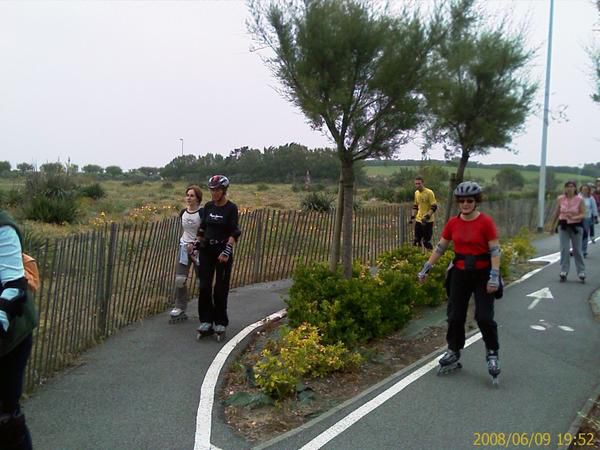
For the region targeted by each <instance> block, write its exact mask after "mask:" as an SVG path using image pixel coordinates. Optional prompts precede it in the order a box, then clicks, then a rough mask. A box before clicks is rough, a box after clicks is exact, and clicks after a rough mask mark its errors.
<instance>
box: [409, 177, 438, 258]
mask: <svg viewBox="0 0 600 450" xmlns="http://www.w3.org/2000/svg"><path fill="white" fill-rule="evenodd" d="M415 188H416V189H417V190H416V191H415V204H414V205H413V208H412V209H413V214H412V216H411V218H410V223H413V222H414V224H415V237H414V239H413V245H415V246H418V247H420V246H421V245H422V246H423V247H425V248H426V249H428V250H432V249H433V245H432V244H431V238H432V236H433V220H434V214H435V211H436V210H437V202H436V200H435V194H434V193H433V191H432V190H431V189H427V188H426V187H425V182H424V180H423V177H422V176H420V175H419V176H416V177H415Z"/></svg>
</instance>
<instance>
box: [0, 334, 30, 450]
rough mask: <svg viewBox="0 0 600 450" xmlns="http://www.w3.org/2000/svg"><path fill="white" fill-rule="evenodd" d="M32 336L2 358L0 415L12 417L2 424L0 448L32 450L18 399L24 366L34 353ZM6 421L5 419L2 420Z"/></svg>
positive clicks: (21, 388) (21, 389)
mask: <svg viewBox="0 0 600 450" xmlns="http://www.w3.org/2000/svg"><path fill="white" fill-rule="evenodd" d="M32 342H33V339H32V335H31V334H30V335H29V336H27V337H26V338H25V339H24V340H23V341H22V342H21V343H20V344H19V345H17V346H16V347H15V348H14V349H13V350H12V351H10V352H9V353H7V354H6V355H4V356H0V416H3V415H6V414H9V415H11V416H12V418H10V419H8V421H6V422H3V423H2V424H0V444H1V445H0V448H2V449H4V448H6V449H7V450H12V449H18V450H28V449H31V437H30V436H29V430H28V429H27V425H26V424H25V417H24V416H23V415H22V414H21V407H20V405H19V400H20V398H21V394H22V393H23V378H24V376H25V366H26V365H27V360H28V359H29V355H30V354H31V346H32ZM5 417H6V416H5ZM3 420H4V419H3Z"/></svg>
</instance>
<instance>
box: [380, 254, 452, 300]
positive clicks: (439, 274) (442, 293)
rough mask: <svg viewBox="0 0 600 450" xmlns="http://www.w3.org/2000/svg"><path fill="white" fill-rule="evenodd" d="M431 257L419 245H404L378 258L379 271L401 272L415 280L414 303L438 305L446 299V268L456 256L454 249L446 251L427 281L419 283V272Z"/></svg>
mask: <svg viewBox="0 0 600 450" xmlns="http://www.w3.org/2000/svg"><path fill="white" fill-rule="evenodd" d="M428 258H429V253H424V252H423V250H421V249H420V248H419V247H415V246H412V245H404V246H402V247H400V248H398V249H396V250H393V251H390V252H386V253H384V254H382V255H381V256H380V257H379V258H378V259H377V265H378V267H379V273H380V274H381V273H387V272H388V271H392V272H399V273H402V274H405V275H407V276H408V277H409V278H410V279H411V280H414V281H415V287H414V290H415V292H414V303H415V305H418V306H437V305H440V304H441V303H442V302H443V301H444V300H446V290H445V286H444V283H445V279H446V269H447V268H448V265H449V264H450V262H451V261H452V259H453V258H454V253H453V252H452V251H446V253H444V255H443V256H442V257H441V258H440V259H439V260H438V261H437V263H436V264H435V266H434V267H433V269H431V271H430V272H429V275H428V277H427V281H426V282H425V283H423V284H420V283H418V282H417V281H416V280H417V273H419V271H420V270H421V268H422V267H423V264H424V263H425V261H427V259H428Z"/></svg>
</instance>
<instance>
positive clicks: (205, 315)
mask: <svg viewBox="0 0 600 450" xmlns="http://www.w3.org/2000/svg"><path fill="white" fill-rule="evenodd" d="M224 249H225V245H223V244H218V245H207V246H206V247H205V248H203V249H201V250H200V258H199V259H200V261H199V264H198V280H199V282H200V294H199V295H198V316H199V317H200V322H208V323H214V324H215V325H224V326H227V325H228V324H229V318H228V317H227V297H228V295H229V281H230V279H231V268H232V266H233V255H232V256H230V257H229V260H228V261H227V262H226V263H220V262H219V261H218V257H219V255H220V254H221V252H222V251H223V250H224ZM213 278H214V280H215V284H214V289H213Z"/></svg>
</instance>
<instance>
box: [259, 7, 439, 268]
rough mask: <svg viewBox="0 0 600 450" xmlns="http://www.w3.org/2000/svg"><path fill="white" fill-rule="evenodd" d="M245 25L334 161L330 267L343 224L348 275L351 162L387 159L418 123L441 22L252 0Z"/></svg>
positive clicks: (414, 15)
mask: <svg viewBox="0 0 600 450" xmlns="http://www.w3.org/2000/svg"><path fill="white" fill-rule="evenodd" d="M249 7H250V11H251V13H252V21H251V23H250V24H249V29H250V32H251V33H252V34H253V36H254V38H255V39H256V41H257V43H258V44H259V46H260V47H261V48H266V49H268V50H269V51H270V52H271V53H270V54H269V55H268V56H265V57H264V59H265V62H266V64H267V65H268V66H269V67H270V68H271V70H272V71H273V74H274V75H275V77H276V78H277V79H278V80H279V82H280V84H281V92H282V94H283V95H284V96H285V97H286V98H287V99H288V100H289V101H290V102H291V103H293V104H294V105H296V106H297V107H298V108H299V109H300V110H301V111H302V112H303V113H304V115H305V117H306V119H307V121H308V122H309V124H310V125H311V126H312V127H313V128H315V129H317V130H320V131H322V132H324V133H327V134H328V135H329V136H330V137H331V139H332V141H333V142H334V143H335V147H336V151H337V154H338V158H339V160H340V162H341V174H340V179H341V185H342V189H340V190H339V195H340V198H339V200H338V216H337V218H336V227H335V228H336V236H335V237H334V245H333V246H332V248H333V249H332V258H331V262H332V269H333V268H334V267H335V264H337V255H336V252H337V253H339V242H340V239H339V237H338V234H339V233H340V232H341V231H340V230H341V225H342V221H343V236H344V239H343V242H344V248H343V254H342V262H343V266H344V275H345V276H346V277H349V276H350V274H351V270H352V247H351V244H352V243H351V236H352V206H353V187H354V162H356V161H359V160H362V159H365V158H368V157H389V156H391V155H392V154H393V153H394V152H396V151H398V149H399V147H400V145H402V144H403V143H406V142H407V141H408V140H410V139H411V137H412V134H413V132H414V131H415V130H416V129H417V128H418V127H419V125H420V124H421V123H422V121H423V119H424V118H425V112H424V101H423V96H422V95H421V85H422V80H423V79H425V75H426V73H427V63H428V57H429V53H430V50H431V48H432V46H433V45H434V44H435V42H436V39H437V38H438V37H439V35H440V29H439V28H438V27H437V25H438V21H435V20H432V21H430V22H426V21H424V20H423V19H422V18H421V17H420V15H419V13H418V11H414V10H413V11H409V10H408V9H404V10H403V11H401V13H400V14H398V15H396V16H392V15H390V14H388V12H387V11H386V10H385V9H382V8H380V7H378V3H376V2H374V1H359V0H311V1H300V0H292V1H285V0H281V1H277V0H265V1H262V0H250V2H249Z"/></svg>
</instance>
